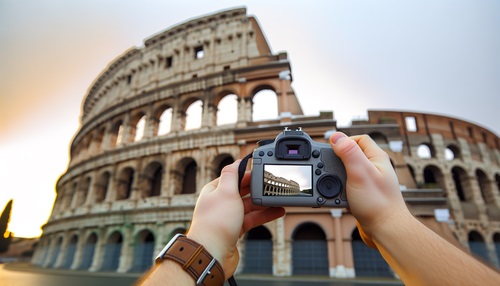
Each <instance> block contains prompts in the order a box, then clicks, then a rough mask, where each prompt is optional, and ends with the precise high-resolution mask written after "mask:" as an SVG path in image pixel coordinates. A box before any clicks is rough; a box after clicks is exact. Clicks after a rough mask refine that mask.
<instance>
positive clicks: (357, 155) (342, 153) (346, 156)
mask: <svg viewBox="0 0 500 286" xmlns="http://www.w3.org/2000/svg"><path fill="white" fill-rule="evenodd" d="M330 145H331V146H332V148H333V151H334V152H335V154H336V155H337V156H338V157H339V158H340V159H341V160H342V163H344V166H345V168H346V172H347V177H348V178H351V179H355V178H357V177H359V176H360V175H363V174H364V171H372V170H371V169H372V168H373V165H372V164H371V163H370V161H369V160H368V158H367V156H366V155H365V153H364V152H363V150H362V149H361V147H360V146H359V145H358V143H357V142H356V141H354V140H353V139H351V138H349V137H347V135H345V134H344V133H342V132H335V133H334V134H332V136H331V137H330Z"/></svg>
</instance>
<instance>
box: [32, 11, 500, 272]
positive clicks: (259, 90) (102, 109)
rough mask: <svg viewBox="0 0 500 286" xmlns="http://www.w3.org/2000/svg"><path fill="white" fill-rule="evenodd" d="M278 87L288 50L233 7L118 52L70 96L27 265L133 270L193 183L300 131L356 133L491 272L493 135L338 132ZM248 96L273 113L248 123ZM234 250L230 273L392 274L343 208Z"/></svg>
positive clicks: (410, 124)
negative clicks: (65, 150)
mask: <svg viewBox="0 0 500 286" xmlns="http://www.w3.org/2000/svg"><path fill="white" fill-rule="evenodd" d="M291 82H292V73H291V68H290V61H289V58H288V56H287V54H286V53H279V54H273V53H272V52H271V49H270V47H269V45H268V43H267V41H266V38H265V37H264V35H263V32H262V30H261V28H260V26H259V24H258V22H257V20H256V19H255V18H254V17H251V16H247V14H246V10H245V9H244V8H239V9H232V10H228V11H222V12H218V13H216V14H212V15H208V16H204V17H201V18H197V19H194V20H190V21H188V22H185V23H182V24H180V25H177V26H175V27H173V28H170V29H168V30H166V31H163V32H160V33H159V34H157V35H155V36H152V37H150V38H148V39H146V40H145V41H144V46H143V47H141V48H132V49H130V50H128V51H126V52H125V53H124V54H122V55H121V56H119V57H118V58H117V59H115V60H114V61H113V62H111V63H110V64H109V66H107V67H106V68H105V69H104V70H103V71H102V73H101V74H100V75H99V76H98V77H97V78H96V80H95V81H94V82H93V83H92V84H91V86H90V87H89V89H88V92H87V94H86V95H85V97H84V99H83V104H82V114H81V126H80V129H79V130H78V132H77V133H76V135H75V137H74V139H73V141H72V142H71V160H70V163H69V166H68V170H67V171H66V172H65V173H64V174H63V175H62V176H61V177H60V178H59V180H58V182H57V198H56V201H55V204H54V208H53V211H52V214H51V216H50V219H49V221H48V222H47V224H45V225H44V226H43V235H42V237H41V239H40V242H39V245H38V248H37V250H36V252H35V254H34V256H33V259H32V263H34V264H36V265H41V266H43V267H52V268H68V269H80V270H88V271H116V272H142V271H144V270H146V269H147V268H148V267H150V266H151V264H152V262H153V258H154V256H155V254H156V253H158V252H159V251H160V250H161V248H162V247H163V246H164V245H165V244H166V242H168V241H169V240H170V238H171V237H172V236H173V235H174V234H175V233H178V232H184V231H185V230H186V229H187V228H188V227H189V222H190V218H191V215H192V211H193V206H194V204H195V202H196V198H197V193H198V192H199V190H200V188H201V186H203V185H204V184H205V183H207V182H209V181H211V180H212V179H214V178H216V177H217V176H218V175H219V173H220V171H221V169H222V167H223V166H225V165H226V164H228V163H231V162H233V161H234V160H236V159H238V158H241V157H243V156H245V155H246V154H248V153H250V152H251V151H252V150H253V149H254V148H255V147H256V142H257V141H258V140H261V139H264V138H274V137H275V136H276V135H277V134H278V133H279V132H280V131H281V130H282V129H283V127H284V126H290V127H291V128H295V127H299V126H300V127H302V128H303V129H304V130H305V131H306V132H307V133H308V134H309V135H311V137H312V138H313V139H314V140H315V141H322V142H326V139H325V137H326V136H327V135H328V133H329V132H331V130H335V129H340V130H341V131H343V132H345V133H347V134H349V135H354V134H362V133H364V134H369V135H370V136H371V137H372V138H373V139H374V140H375V141H376V142H377V143H378V144H379V145H380V146H381V147H382V148H383V149H384V150H385V151H387V153H388V154H389V156H390V158H391V160H392V163H393V166H394V169H395V170H396V172H397V175H398V177H399V180H400V184H401V191H402V193H403V195H404V197H405V200H406V201H407V203H408V205H409V206H410V208H411V210H412V212H413V214H414V215H415V216H417V217H419V218H420V219H421V220H422V221H423V222H424V223H425V224H426V225H428V226H429V227H430V228H431V229H433V230H435V231H436V232H438V233H439V234H441V235H442V236H443V237H445V238H446V239H448V240H450V241H452V242H453V243H455V244H457V245H459V246H460V247H463V248H465V249H466V250H470V251H472V252H473V253H475V254H476V255H478V256H479V257H480V258H481V259H484V260H485V261H487V262H488V263H491V264H493V265H495V266H497V267H498V266H499V260H500V191H499V189H500V139H499V138H498V137H497V135H496V134H494V133H493V132H491V131H489V130H488V129H485V128H483V127H481V126H478V125H475V124H473V123H470V122H466V121H463V120H459V119H455V118H450V117H446V116H440V115H433V114H426V113H415V112H406V111H368V115H369V118H368V119H367V120H363V121H354V122H353V123H352V125H351V126H350V127H347V128H337V126H336V121H335V119H334V118H333V113H332V112H328V111H326V112H319V115H318V116H304V115H303V113H302V110H301V107H300V105H299V101H298V99H297V97H296V95H295V93H294V91H293V89H292V87H291ZM258 96H264V97H265V101H266V102H275V104H276V106H277V113H276V114H278V115H277V116H275V118H272V119H269V120H256V119H255V116H254V114H255V113H256V112H257V110H255V108H254V102H255V101H254V99H255V98H256V97H258ZM322 105H323V106H327V105H328V102H323V103H322ZM332 106H333V103H332ZM254 111H255V112H254ZM231 116H232V117H231ZM193 118H194V119H195V120H194V123H190V122H193V120H192V119H193ZM196 118H197V119H196ZM223 119H224V120H225V121H223ZM190 120H191V121H190ZM239 244H240V245H239V247H240V251H241V253H242V258H241V261H240V264H239V266H238V273H270V274H273V275H277V276H289V275H304V274H315V275H327V276H328V275H329V276H332V277H360V276H393V272H392V271H391V269H390V268H389V267H388V266H387V264H386V263H385V262H384V261H383V260H382V259H381V257H380V255H378V254H377V253H376V252H374V251H373V250H371V249H369V248H367V247H366V246H365V245H364V244H363V243H362V242H361V240H360V236H359V233H358V232H357V230H356V225H355V220H354V218H353V217H352V216H351V215H350V214H349V212H347V211H346V210H342V209H312V208H288V209H287V215H286V216H285V217H284V218H282V219H279V220H277V221H274V222H272V223H269V224H267V225H265V226H262V227H258V228H255V229H253V230H251V231H250V232H249V233H248V234H246V235H245V236H244V237H243V238H242V239H241V241H240V243H239Z"/></svg>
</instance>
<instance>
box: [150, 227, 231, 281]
mask: <svg viewBox="0 0 500 286" xmlns="http://www.w3.org/2000/svg"><path fill="white" fill-rule="evenodd" d="M163 259H171V260H173V261H175V262H177V263H179V264H180V265H181V266H182V268H183V269H184V270H185V271H187V272H188V273H189V275H191V277H193V278H194V280H195V281H196V285H202V286H221V285H223V284H224V280H225V279H224V278H225V276H224V270H223V269H222V266H221V265H220V263H219V262H218V261H217V260H216V259H215V258H213V257H212V255H210V253H208V251H207V250H206V249H205V248H204V247H203V245H201V244H199V243H197V242H196V241H194V240H191V239H189V238H187V237H186V236H184V235H176V236H175V237H174V238H173V239H172V240H171V241H170V243H169V244H167V246H165V248H164V249H163V250H162V252H160V254H159V255H158V257H157V259H156V260H157V261H158V260H163Z"/></svg>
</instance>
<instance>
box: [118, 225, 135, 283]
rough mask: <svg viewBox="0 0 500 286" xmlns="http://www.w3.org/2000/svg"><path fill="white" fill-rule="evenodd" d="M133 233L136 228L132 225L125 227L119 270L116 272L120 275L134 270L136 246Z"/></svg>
mask: <svg viewBox="0 0 500 286" xmlns="http://www.w3.org/2000/svg"><path fill="white" fill-rule="evenodd" d="M133 232H134V226H133V225H131V224H128V225H125V227H124V228H123V242H122V249H121V253H120V262H119V264H118V269H117V270H116V272H118V273H125V272H127V271H128V270H130V269H131V268H132V263H133V260H132V259H134V257H133V256H134V246H135V242H134V238H133Z"/></svg>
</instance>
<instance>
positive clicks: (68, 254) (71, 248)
mask: <svg viewBox="0 0 500 286" xmlns="http://www.w3.org/2000/svg"><path fill="white" fill-rule="evenodd" d="M77 244H78V235H76V234H73V235H72V236H71V238H70V239H69V242H68V243H67V244H66V251H65V254H64V260H63V262H62V263H61V268H66V269H69V268H70V267H71V264H73V260H74V259H75V253H76V246H77Z"/></svg>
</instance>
